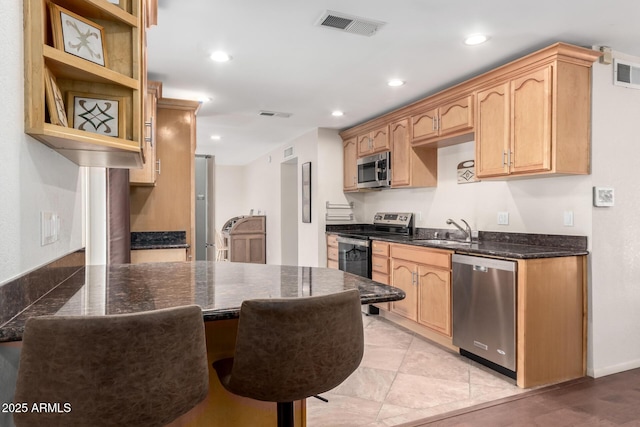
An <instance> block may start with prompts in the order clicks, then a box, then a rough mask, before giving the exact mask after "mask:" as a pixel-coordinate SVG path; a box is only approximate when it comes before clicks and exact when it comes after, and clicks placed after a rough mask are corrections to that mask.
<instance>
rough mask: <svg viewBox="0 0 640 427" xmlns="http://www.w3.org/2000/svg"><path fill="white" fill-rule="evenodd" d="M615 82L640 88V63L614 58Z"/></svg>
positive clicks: (615, 83)
mask: <svg viewBox="0 0 640 427" xmlns="http://www.w3.org/2000/svg"><path fill="white" fill-rule="evenodd" d="M613 84H614V85H617V86H624V87H629V88H632V89H640V64H634V63H633V62H627V61H621V60H619V59H614V60H613Z"/></svg>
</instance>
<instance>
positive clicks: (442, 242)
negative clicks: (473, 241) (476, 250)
mask: <svg viewBox="0 0 640 427" xmlns="http://www.w3.org/2000/svg"><path fill="white" fill-rule="evenodd" d="M412 242H413V243H431V244H434V245H464V244H468V242H461V241H458V240H441V239H413V240H412Z"/></svg>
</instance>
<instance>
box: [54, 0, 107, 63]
mask: <svg viewBox="0 0 640 427" xmlns="http://www.w3.org/2000/svg"><path fill="white" fill-rule="evenodd" d="M49 8H50V11H51V28H52V33H53V46H54V47H55V48H56V49H61V50H63V51H65V52H67V53H69V54H71V55H75V56H77V57H79V58H82V59H86V60H87V61H91V62H93V63H96V64H98V65H102V66H103V67H106V66H107V57H106V52H105V47H104V29H103V28H102V27H101V26H100V25H98V24H96V23H95V22H92V21H89V20H88V19H85V18H83V17H82V16H80V15H76V14H75V13H73V12H71V11H69V10H67V9H64V8H62V7H60V6H58V5H57V4H54V3H49Z"/></svg>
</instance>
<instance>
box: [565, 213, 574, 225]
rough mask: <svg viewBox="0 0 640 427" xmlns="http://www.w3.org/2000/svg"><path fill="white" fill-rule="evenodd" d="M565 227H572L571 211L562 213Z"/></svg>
mask: <svg viewBox="0 0 640 427" xmlns="http://www.w3.org/2000/svg"><path fill="white" fill-rule="evenodd" d="M564 225H565V227H573V211H564Z"/></svg>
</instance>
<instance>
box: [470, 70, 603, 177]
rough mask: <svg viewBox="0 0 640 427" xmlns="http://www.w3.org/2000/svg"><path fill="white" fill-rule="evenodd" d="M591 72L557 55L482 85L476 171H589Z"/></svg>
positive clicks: (492, 174) (518, 173) (497, 173)
mask: <svg viewBox="0 0 640 427" xmlns="http://www.w3.org/2000/svg"><path fill="white" fill-rule="evenodd" d="M590 75H591V70H590V68H589V67H585V66H584V65H582V64H574V63H568V62H561V61H558V60H555V61H551V62H547V63H545V64H543V65H542V66H539V67H537V68H535V69H533V70H528V71H526V72H521V73H519V74H515V75H513V77H512V78H511V79H509V80H508V81H502V82H500V83H499V84H496V85H494V86H491V87H488V88H486V89H483V90H481V91H479V92H478V96H477V102H478V104H477V123H476V128H477V131H476V174H477V175H478V177H479V178H491V177H505V176H510V175H514V176H522V175H541V174H588V173H589V168H590V165H589V158H590V154H589V150H590V148H589V144H590V141H589V139H590V125H589V123H590V114H591V112H590V108H591V106H590V102H591V101H590V98H591V94H590V85H591V83H590V82H591V80H590V79H591V77H590Z"/></svg>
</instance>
